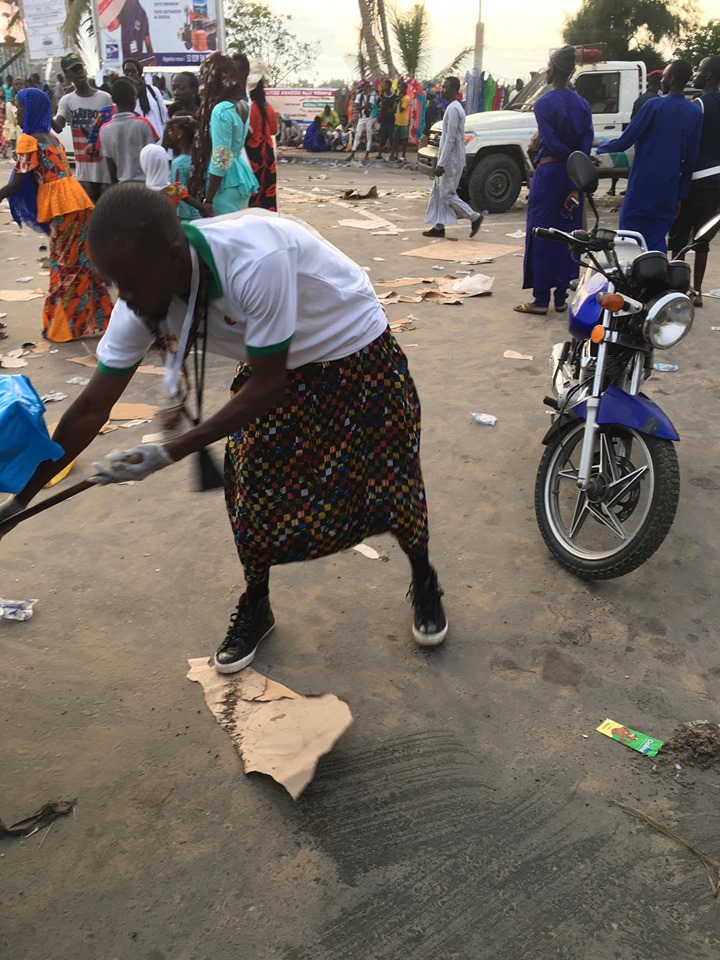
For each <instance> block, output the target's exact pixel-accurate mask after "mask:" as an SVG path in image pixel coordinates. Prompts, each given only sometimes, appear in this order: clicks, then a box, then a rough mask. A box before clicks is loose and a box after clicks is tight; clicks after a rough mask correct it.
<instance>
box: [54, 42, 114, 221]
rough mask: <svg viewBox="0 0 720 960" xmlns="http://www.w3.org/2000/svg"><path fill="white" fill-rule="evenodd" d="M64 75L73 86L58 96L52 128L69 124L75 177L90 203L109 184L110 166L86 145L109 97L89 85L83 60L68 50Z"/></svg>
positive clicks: (109, 103)
mask: <svg viewBox="0 0 720 960" xmlns="http://www.w3.org/2000/svg"><path fill="white" fill-rule="evenodd" d="M60 66H61V68H62V71H63V73H64V74H65V79H66V80H67V81H68V83H72V84H73V87H74V89H73V90H72V91H71V92H70V93H66V94H65V96H64V97H60V102H59V103H58V105H57V112H56V114H55V119H54V120H53V122H52V128H53V130H54V131H55V133H60V132H61V131H62V130H63V129H64V128H65V126H66V124H68V123H69V124H70V131H71V133H72V141H73V149H74V151H75V177H76V178H77V179H78V180H79V181H80V183H81V185H82V187H83V189H84V190H85V193H87V195H88V196H89V197H90V199H91V200H92V202H93V203H97V201H98V200H99V199H100V195H101V194H102V192H103V190H105V189H107V187H108V186H109V185H110V182H111V179H110V169H109V167H108V165H107V163H106V162H105V160H104V159H103V158H102V157H101V156H99V154H98V153H97V152H96V151H93V150H92V149H89V145H88V136H89V135H90V132H91V130H92V129H93V126H94V124H95V120H96V119H97V117H98V115H99V114H100V113H101V111H102V110H103V109H104V108H105V107H109V106H111V105H112V97H111V96H110V94H109V93H105V91H104V90H95V89H94V88H93V87H91V86H90V81H89V80H88V75H87V70H86V69H85V64H84V63H83V61H82V60H81V59H80V57H79V56H78V55H77V54H76V53H68V54H66V56H64V57H63V58H62V60H61V61H60Z"/></svg>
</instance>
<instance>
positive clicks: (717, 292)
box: [705, 290, 720, 300]
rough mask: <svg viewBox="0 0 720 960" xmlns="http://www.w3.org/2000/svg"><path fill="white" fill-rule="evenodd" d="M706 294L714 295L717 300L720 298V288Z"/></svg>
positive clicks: (708, 295) (707, 295)
mask: <svg viewBox="0 0 720 960" xmlns="http://www.w3.org/2000/svg"><path fill="white" fill-rule="evenodd" d="M705 296H706V297H714V298H715V299H716V300H720V290H711V291H710V293H706V294H705Z"/></svg>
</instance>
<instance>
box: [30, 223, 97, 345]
mask: <svg viewBox="0 0 720 960" xmlns="http://www.w3.org/2000/svg"><path fill="white" fill-rule="evenodd" d="M91 214H92V210H77V211H76V212H75V213H67V214H65V215H64V216H58V217H55V218H54V219H53V220H52V221H51V224H50V287H49V289H48V295H47V297H46V299H45V305H44V306H43V331H44V334H45V336H46V337H47V338H48V340H52V341H54V342H55V343H66V342H67V341H68V340H75V339H76V338H77V337H88V336H90V335H91V334H93V333H98V332H99V331H102V330H104V329H105V326H106V325H107V321H108V320H109V319H110V314H111V313H112V301H111V300H110V297H109V295H108V292H107V287H106V286H105V284H104V283H103V281H102V279H101V277H100V275H99V274H98V273H97V271H96V270H95V268H94V266H93V265H92V263H91V261H90V253H89V250H88V242H87V235H88V226H89V223H90V216H91Z"/></svg>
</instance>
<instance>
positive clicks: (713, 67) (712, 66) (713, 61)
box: [705, 54, 720, 80]
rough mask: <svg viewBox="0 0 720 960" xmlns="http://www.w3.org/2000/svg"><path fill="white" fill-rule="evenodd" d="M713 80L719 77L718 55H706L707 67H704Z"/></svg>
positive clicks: (719, 61) (719, 63) (719, 60)
mask: <svg viewBox="0 0 720 960" xmlns="http://www.w3.org/2000/svg"><path fill="white" fill-rule="evenodd" d="M705 69H706V70H707V72H708V73H709V74H710V76H711V77H712V78H713V80H718V79H720V56H718V55H717V54H715V56H714V57H708V61H707V67H706V68H705Z"/></svg>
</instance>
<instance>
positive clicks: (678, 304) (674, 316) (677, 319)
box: [645, 293, 695, 350]
mask: <svg viewBox="0 0 720 960" xmlns="http://www.w3.org/2000/svg"><path fill="white" fill-rule="evenodd" d="M694 318H695V307H693V305H692V302H691V301H690V299H689V298H688V297H686V296H685V294H684V293H665V294H663V296H662V297H658V298H657V299H656V300H653V301H652V302H651V303H650V305H649V307H648V314H647V320H646V321H645V336H646V338H647V339H648V340H649V341H650V343H651V344H652V345H653V346H654V347H655V348H656V349H657V350H667V349H668V347H674V346H675V344H676V343H680V341H681V340H682V338H683V337H684V336H685V335H686V334H687V333H688V331H689V330H690V327H691V326H692V322H693V320H694Z"/></svg>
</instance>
